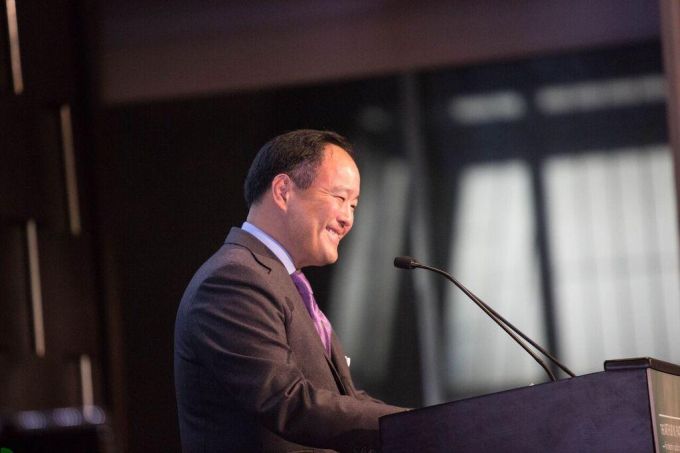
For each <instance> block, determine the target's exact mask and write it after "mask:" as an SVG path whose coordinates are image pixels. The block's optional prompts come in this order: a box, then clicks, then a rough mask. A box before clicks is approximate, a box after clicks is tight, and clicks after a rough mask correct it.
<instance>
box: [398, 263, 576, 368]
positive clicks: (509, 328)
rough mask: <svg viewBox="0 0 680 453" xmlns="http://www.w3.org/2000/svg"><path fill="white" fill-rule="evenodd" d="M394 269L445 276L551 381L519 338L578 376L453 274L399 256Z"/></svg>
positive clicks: (534, 354)
mask: <svg viewBox="0 0 680 453" xmlns="http://www.w3.org/2000/svg"><path fill="white" fill-rule="evenodd" d="M394 267H398V268H400V269H407V270H410V269H417V268H421V269H426V270H428V271H431V272H434V273H436V274H439V275H443V276H444V277H445V278H447V279H448V280H450V281H451V282H452V283H453V284H454V285H456V286H457V287H458V288H459V289H460V290H461V291H463V293H465V295H466V296H468V297H469V298H470V299H471V300H472V302H474V303H475V304H476V305H477V306H478V307H479V308H480V309H481V310H482V311H483V312H484V313H486V314H487V315H488V316H489V317H490V318H491V319H492V320H493V321H494V322H495V323H496V324H498V325H499V326H500V327H501V328H502V329H503V330H504V331H505V332H506V333H507V334H508V335H510V337H511V338H512V339H513V340H515V342H516V343H517V344H519V345H520V346H521V347H522V349H524V350H525V351H526V352H527V353H529V355H530V356H531V357H532V358H533V359H534V360H535V361H536V362H538V364H539V365H541V367H542V368H543V370H545V372H546V373H547V374H548V377H550V380H551V381H557V378H556V377H555V375H554V374H553V372H552V371H551V370H550V368H549V367H548V365H546V363H545V361H543V360H542V359H541V358H540V357H539V356H538V355H537V354H536V353H535V352H534V351H532V350H531V349H530V348H529V347H528V346H527V345H526V344H525V343H524V342H522V340H521V339H520V338H518V336H519V337H521V338H522V339H523V340H524V341H526V342H527V343H529V344H530V345H531V346H533V347H534V348H536V349H537V350H539V351H540V352H541V353H542V354H543V355H544V356H545V357H547V358H548V359H549V360H550V361H551V362H552V363H554V364H555V365H557V366H558V367H559V368H560V369H561V370H562V371H564V372H565V373H567V374H568V375H569V376H571V377H575V376H576V375H575V374H574V373H573V372H572V371H571V370H570V369H569V368H567V367H566V366H564V365H563V364H562V363H560V361H559V360H557V359H556V358H555V357H554V356H553V355H552V354H550V353H549V352H548V351H546V350H545V349H544V348H543V347H541V346H540V345H539V344H538V343H536V342H535V341H534V340H532V339H531V338H529V337H528V336H527V335H525V334H524V332H522V331H521V330H519V329H518V328H517V327H515V326H513V325H512V324H511V323H510V322H509V321H508V320H507V319H505V318H504V317H502V316H501V315H499V314H498V313H497V312H496V311H495V310H494V309H493V308H491V307H490V306H488V305H487V304H486V303H485V302H484V301H482V300H481V299H480V298H479V297H477V296H476V295H474V294H473V293H472V291H470V290H469V289H467V288H466V287H465V286H463V285H462V284H461V283H460V282H458V280H456V279H455V278H453V276H452V275H451V274H449V273H448V272H445V271H443V270H441V269H437V268H436V267H431V266H427V265H425V264H421V263H420V262H418V260H416V259H415V258H412V257H410V256H397V257H396V258H394Z"/></svg>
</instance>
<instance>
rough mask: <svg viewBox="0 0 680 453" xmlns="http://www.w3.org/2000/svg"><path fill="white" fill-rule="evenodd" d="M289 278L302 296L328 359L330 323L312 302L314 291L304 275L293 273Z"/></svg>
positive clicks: (329, 352)
mask: <svg viewBox="0 0 680 453" xmlns="http://www.w3.org/2000/svg"><path fill="white" fill-rule="evenodd" d="M290 278H292V279H293V283H295V287H296V288H297V290H298V292H299V293H300V296H302V301H303V302H304V303H305V307H307V311H308V312H309V316H311V317H312V321H313V322H314V327H316V331H317V332H318V334H319V337H321V343H323V347H324V349H326V354H328V356H329V357H330V355H331V323H330V322H329V321H328V319H327V318H326V315H324V314H323V312H322V311H321V309H320V308H319V306H318V305H317V304H316V300H314V291H312V285H310V284H309V281H308V280H307V278H306V277H305V274H303V273H302V271H295V272H293V273H292V274H290Z"/></svg>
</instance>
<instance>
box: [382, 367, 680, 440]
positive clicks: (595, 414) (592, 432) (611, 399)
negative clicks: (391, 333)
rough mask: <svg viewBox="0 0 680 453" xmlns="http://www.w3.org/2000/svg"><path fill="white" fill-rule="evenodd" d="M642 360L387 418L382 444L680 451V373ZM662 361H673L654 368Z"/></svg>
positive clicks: (675, 369)
mask: <svg viewBox="0 0 680 453" xmlns="http://www.w3.org/2000/svg"><path fill="white" fill-rule="evenodd" d="M635 360H637V361H633V366H627V365H626V364H629V363H630V361H614V362H615V366H613V367H611V369H608V370H607V371H604V372H600V373H594V374H588V375H585V376H578V377H575V378H571V379H565V380H561V381H557V382H551V383H546V384H540V385H535V386H531V387H523V388H519V389H514V390H508V391H504V392H500V393H495V394H491V395H485V396H480V397H475V398H469V399H465V400H461V401H456V402H451V403H446V404H441V405H437V406H430V407H426V408H423V409H417V410H413V411H410V412H404V413H399V414H393V415H388V416H385V417H382V418H381V419H380V435H381V441H382V449H383V451H384V452H386V453H391V452H413V451H419V452H451V451H456V452H486V451H489V452H491V451H502V452H523V453H524V452H546V451H550V452H555V453H561V452H564V453H572V452H575V451H593V452H595V451H596V452H612V453H614V452H616V453H625V452H630V453H644V452H654V451H657V452H667V451H680V412H679V411H680V408H679V407H678V402H679V400H678V398H677V397H678V396H680V376H677V375H674V374H680V371H678V370H679V369H678V368H677V367H675V366H673V365H671V364H665V362H658V361H655V360H653V359H635ZM659 363H661V364H665V365H667V366H665V367H658V366H657V367H656V368H662V369H663V370H659V369H654V367H655V365H656V364H659ZM669 371H670V372H669ZM676 371H677V372H676ZM658 413H660V414H661V415H663V417H660V416H658ZM655 434H656V436H655ZM676 448H677V449H676Z"/></svg>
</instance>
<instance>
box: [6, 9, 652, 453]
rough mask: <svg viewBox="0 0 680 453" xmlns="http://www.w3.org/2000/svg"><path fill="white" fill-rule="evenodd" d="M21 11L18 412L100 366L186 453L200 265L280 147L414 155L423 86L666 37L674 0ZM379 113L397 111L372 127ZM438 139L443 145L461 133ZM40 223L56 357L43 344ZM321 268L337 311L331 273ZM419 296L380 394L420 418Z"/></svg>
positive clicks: (124, 404)
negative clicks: (414, 94) (332, 134)
mask: <svg viewBox="0 0 680 453" xmlns="http://www.w3.org/2000/svg"><path fill="white" fill-rule="evenodd" d="M17 3H18V4H19V8H18V11H19V17H20V22H19V25H20V37H21V43H22V49H23V55H24V66H25V77H26V82H25V85H26V88H25V91H24V92H23V93H16V92H15V90H14V88H15V87H14V85H15V83H14V82H13V79H12V76H11V73H12V65H11V61H10V60H11V55H10V52H9V50H8V49H9V46H10V43H9V40H8V39H6V38H5V37H6V36H8V30H6V29H3V30H2V32H3V33H2V36H3V38H2V40H0V44H1V45H2V48H3V52H2V58H0V69H1V71H0V73H1V75H0V88H1V90H2V94H1V95H0V119H2V124H3V125H4V126H3V127H2V134H0V153H1V154H0V217H1V225H0V228H1V230H0V241H1V242H0V260H1V261H0V263H2V266H3V272H2V273H0V308H2V309H3V312H5V313H10V314H11V319H10V318H9V317H8V318H6V319H7V320H6V321H5V323H6V326H7V329H6V331H7V332H8V334H7V335H5V336H4V337H3V339H1V340H0V360H3V361H4V363H5V368H6V369H11V370H13V371H12V372H11V373H6V374H4V375H3V376H4V377H3V379H4V381H3V385H1V386H0V388H2V389H3V390H2V391H1V392H0V407H1V408H3V409H5V410H11V411H14V410H20V409H40V408H48V407H55V406H63V405H79V404H82V402H83V387H84V386H85V387H86V385H84V384H83V382H82V371H83V362H82V357H83V356H86V357H87V358H88V359H89V360H91V363H92V367H93V372H94V394H93V398H94V402H95V403H97V404H100V405H102V406H104V407H105V408H106V409H107V410H108V411H109V412H110V414H111V415H112V417H111V420H112V423H113V426H114V428H115V437H116V441H117V443H118V445H119V446H121V448H122V449H123V450H125V451H178V450H179V438H178V431H177V423H176V409H175V400H174V386H173V378H172V329H173V324H174V316H175V310H176V307H177V304H178V301H179V298H180V297H181V294H182V291H183V289H184V286H185V284H186V282H187V281H188V279H189V278H190V276H191V275H192V273H193V272H194V270H195V269H196V268H197V267H198V265H200V263H201V262H202V261H203V260H204V259H205V258H207V257H208V256H209V255H210V254H211V253H212V251H214V250H215V249H216V247H217V246H219V244H220V243H221V241H222V240H223V239H224V237H225V236H226V234H227V232H228V229H229V227H230V226H233V225H239V224H240V223H241V222H242V221H243V219H244V217H245V213H246V211H245V206H244V203H243V202H242V192H241V188H242V182H243V177H244V174H245V172H246V169H247V167H248V165H249V163H250V160H251V159H252V157H253V155H254V154H255V152H256V151H257V150H258V149H259V147H260V146H261V145H262V144H263V143H264V142H265V141H267V140H268V139H270V138H271V137H273V136H274V135H276V134H278V133H280V132H283V131H286V130H290V129H294V128H300V127H314V128H330V129H334V130H337V131H338V132H341V133H343V134H346V135H348V136H349V137H350V138H352V139H353V140H354V141H356V142H358V143H360V144H361V145H362V146H363V147H364V148H366V149H367V150H369V151H370V153H371V154H372V155H379V156H383V157H385V156H387V157H389V156H396V157H404V156H405V155H407V150H406V149H405V146H404V142H406V141H407V140H406V135H405V132H404V127H403V124H404V123H403V122H404V121H409V120H411V119H413V120H414V118H409V117H408V116H407V117H406V119H405V120H404V110H405V109H404V105H405V103H406V102H407V100H406V99H405V97H406V94H405V91H404V88H403V80H404V77H405V76H404V74H410V75H414V74H415V75H416V76H417V77H418V78H419V82H418V83H419V85H418V86H419V87H420V89H422V94H423V96H424V98H425V99H429V98H428V94H427V93H428V90H429V89H430V88H428V87H432V86H434V85H436V84H437V83H440V84H442V85H446V83H448V82H446V81H445V80H444V79H446V75H441V74H445V73H446V70H451V71H454V72H455V70H456V69H458V68H462V67H467V66H470V65H485V64H489V63H494V62H495V63H512V62H516V61H519V60H522V59H531V58H536V59H540V58H542V57H544V56H549V55H562V54H565V53H566V54H570V53H571V54H577V53H578V52H587V51H589V50H591V49H601V48H610V47H620V46H623V47H625V46H626V45H629V44H636V43H641V42H642V43H647V44H648V45H650V44H649V43H651V45H652V46H655V45H656V46H658V41H657V39H658V35H659V16H658V5H657V3H656V2H655V1H643V0H639V1H630V2H619V1H613V0H612V1H601V2H586V1H576V2H573V1H571V2H567V1H561V0H551V1H548V2H546V1H528V2H521V3H520V4H517V3H516V2H506V1H502V0H494V1H491V0H488V1H482V2H467V1H463V2H443V1H430V2H421V3H418V4H413V3H412V2H401V1H396V2H383V1H370V2H353V1H342V2H315V1H302V0H300V1H294V2H267V1H255V2H248V3H247V4H246V5H247V6H245V5H235V4H232V2H225V3H223V4H219V5H218V4H212V5H208V4H204V5H202V4H197V3H189V2H180V1H170V2H167V1H164V2H160V1H154V0H147V1H143V2H139V1H135V2H133V1H129V2H116V3H112V2H99V4H97V5H96V7H95V6H93V5H87V4H86V2H68V1H66V2H63V5H62V4H61V3H60V2H55V3H54V6H53V7H52V6H50V7H49V8H48V7H46V6H45V5H40V6H39V7H38V6H37V5H38V3H33V2H21V1H20V0H18V1H17ZM51 4H52V3H51ZM26 5H28V6H26ZM47 8H48V9H47ZM5 14H6V11H5ZM2 23H3V24H5V23H6V22H5V21H4V20H3V21H2ZM3 26H4V25H3ZM440 69H441V70H442V71H440V72H438V71H439V70H440ZM438 74H439V75H438ZM438 77H440V78H441V79H438ZM442 80H444V81H442ZM423 102H424V101H423ZM427 102H429V101H427ZM65 104H68V105H70V106H71V111H72V114H73V118H74V119H73V122H74V127H75V132H74V134H75V143H76V145H75V160H76V175H77V182H78V188H79V192H78V194H77V195H76V197H77V200H78V201H79V203H80V211H81V225H82V226H81V230H80V231H79V232H77V234H76V233H74V231H73V228H72V222H73V221H72V219H71V218H70V217H69V216H71V215H72V214H70V212H71V211H70V210H69V205H68V196H69V195H68V190H67V178H68V175H67V174H66V170H65V168H66V165H67V162H66V160H67V159H66V158H65V157H64V150H63V147H64V145H63V136H62V135H60V134H62V132H60V130H61V129H60V128H61V126H60V122H59V121H60V111H61V110H60V109H61V106H62V105H65ZM428 106H435V107H436V104H435V103H432V104H427V105H425V104H424V103H421V107H422V108H423V111H422V112H421V113H423V114H426V115H427V114H429V113H428V108H429V107H428ZM365 107H372V108H376V107H377V108H378V110H377V111H378V112H383V113H384V114H385V115H383V116H380V115H378V118H377V120H376V119H375V117H373V120H374V122H373V123H370V118H369V124H368V125H367V123H366V122H365V119H366V117H365V115H364V116H362V115H361V113H362V112H364V110H362V109H364V108H365ZM368 111H369V113H370V112H373V113H375V112H376V110H375V109H373V110H368ZM657 113H658V112H657ZM369 117H370V115H369ZM362 118H363V120H362ZM655 118H656V117H655ZM376 121H377V123H376ZM381 121H382V123H381ZM370 124H373V125H374V126H375V124H378V126H375V127H373V128H372V127H371V126H370ZM654 133H655V134H656V135H655V136H657V135H663V132H659V130H655V131H654ZM433 137H434V138H433ZM430 140H432V142H431V143H430V145H431V147H432V148H435V149H436V148H437V147H439V149H442V148H444V147H443V146H442V142H446V141H448V140H449V138H447V137H445V136H444V135H441V136H437V135H436V134H432V135H431V136H430ZM433 177H434V176H433ZM442 178H443V179H446V177H442ZM436 196H442V194H438V195H436ZM31 220H33V221H35V222H36V225H37V231H38V240H39V244H40V251H41V260H42V262H43V266H42V268H41V271H42V272H41V274H42V276H43V277H44V281H43V283H42V284H41V285H42V286H41V287H42V292H43V295H44V311H45V322H46V327H45V328H46V332H47V340H48V341H47V354H46V355H45V356H40V355H38V354H36V352H35V344H34V343H35V340H34V338H33V336H32V335H33V328H34V327H33V324H32V321H33V318H34V316H35V315H34V314H32V313H31V311H30V310H31V298H32V297H33V293H32V292H31V289H30V288H31V287H30V279H31V278H30V272H29V266H28V264H29V263H28V260H29V254H28V242H29V238H28V236H29V233H28V230H29V229H30V228H31V227H28V226H27V225H28V222H29V221H31ZM404 247H405V248H407V247H408V239H407V237H406V234H405V237H404ZM434 255H435V256H437V254H436V253H435V254H434ZM438 259H441V260H442V261H444V260H445V254H444V253H443V252H442V254H441V257H440V258H438ZM5 269H8V271H6V272H5V271H4V270H5ZM310 274H311V279H312V280H313V281H314V284H315V288H316V291H317V293H318V294H319V295H320V297H319V299H320V300H321V301H322V308H324V309H325V308H327V307H326V306H324V304H326V303H327V300H328V299H329V298H330V294H329V293H330V288H331V280H332V273H331V271H330V270H323V269H320V270H313V271H311V273H310ZM401 285H402V286H401V287H400V289H401V291H402V296H403V297H402V298H400V300H399V303H398V313H399V315H398V316H397V318H396V320H395V322H394V329H393V332H394V334H393V336H394V338H393V339H392V342H393V344H394V345H395V347H394V348H393V349H392V352H391V355H390V359H389V360H388V367H389V369H390V370H391V371H393V373H391V374H392V375H393V376H395V377H394V378H393V379H391V380H385V381H372V380H371V379H370V378H369V377H368V376H365V377H364V378H363V384H364V386H365V387H367V388H368V389H369V390H370V391H372V392H373V393H375V394H376V395H378V396H381V397H384V398H386V399H389V400H390V401H393V402H395V403H401V404H404V405H409V406H417V405H419V404H421V403H422V402H423V395H422V382H421V379H422V376H421V363H420V357H419V355H418V351H417V341H416V338H417V327H416V324H415V323H414V322H413V320H414V318H415V317H416V313H415V311H416V309H415V308H414V305H413V304H412V303H410V296H411V295H412V294H413V287H412V286H413V285H412V283H411V282H408V281H402V283H401ZM359 374H361V373H359ZM360 377H361V376H360Z"/></svg>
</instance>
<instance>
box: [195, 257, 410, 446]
mask: <svg viewBox="0 0 680 453" xmlns="http://www.w3.org/2000/svg"><path fill="white" fill-rule="evenodd" d="M264 278H265V276H263V275H261V274H258V272H256V271H254V270H253V269H251V268H249V267H246V266H231V267H229V269H228V271H227V270H226V269H222V270H221V271H220V272H217V273H215V274H213V275H212V276H210V277H209V278H207V279H206V280H205V281H203V283H202V284H201V285H200V286H199V287H198V289H197V290H196V293H195V294H194V298H193V303H192V307H191V310H190V319H191V321H190V322H191V329H192V331H193V336H192V341H193V345H194V348H195V351H196V353H197V355H198V357H199V360H201V362H202V363H204V364H205V365H206V366H207V367H208V368H209V369H210V370H211V371H212V373H214V375H215V377H216V379H217V380H218V381H219V382H220V384H221V385H222V386H223V388H224V391H225V392H228V393H229V394H230V395H231V397H232V398H233V399H234V400H236V401H237V402H238V404H239V405H240V406H241V407H242V408H243V409H244V410H245V411H247V412H249V413H252V414H255V415H256V416H257V417H258V419H259V420H260V421H261V423H262V424H263V425H264V426H265V427H267V428H268V429H269V430H271V431H273V432H275V433H277V434H279V435H280V436H282V437H283V438H285V439H288V440H290V441H293V442H297V443H301V444H306V445H310V446H314V447H320V448H332V449H335V450H340V451H352V450H353V449H356V448H377V447H378V444H379V436H378V418H379V417H381V416H383V415H386V414H391V413H395V412H399V411H402V410H403V409H402V408H399V407H395V406H389V405H386V404H381V403H378V402H375V401H372V400H369V399H361V400H358V399H356V398H353V397H350V396H344V395H338V394H335V393H333V392H330V391H328V390H324V389H321V388H316V387H315V386H314V385H312V384H311V383H310V382H309V381H308V380H307V379H306V378H305V377H304V376H303V375H302V373H301V372H300V370H299V368H298V367H297V365H296V363H295V359H294V357H293V355H292V353H291V350H290V347H289V346H288V343H287V340H286V338H287V334H286V316H287V310H288V308H287V307H286V306H285V303H284V302H282V301H281V297H280V296H277V295H276V294H273V293H272V289H271V288H270V287H269V285H267V283H266V281H265V280H264Z"/></svg>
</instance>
